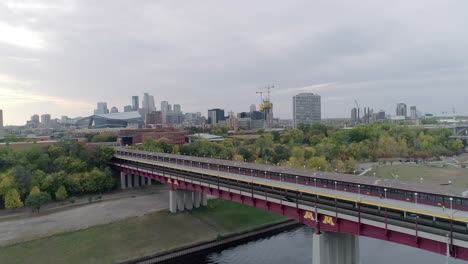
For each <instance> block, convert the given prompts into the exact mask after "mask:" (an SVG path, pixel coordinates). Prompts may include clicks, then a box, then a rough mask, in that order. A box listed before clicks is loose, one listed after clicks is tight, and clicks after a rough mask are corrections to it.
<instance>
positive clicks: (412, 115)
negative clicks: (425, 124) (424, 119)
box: [410, 106, 418, 120]
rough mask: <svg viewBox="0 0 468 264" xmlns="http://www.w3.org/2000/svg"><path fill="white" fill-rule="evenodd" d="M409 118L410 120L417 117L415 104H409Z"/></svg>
mask: <svg viewBox="0 0 468 264" xmlns="http://www.w3.org/2000/svg"><path fill="white" fill-rule="evenodd" d="M410 118H411V120H416V119H418V113H417V111H416V106H411V107H410Z"/></svg>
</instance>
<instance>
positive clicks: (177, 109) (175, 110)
mask: <svg viewBox="0 0 468 264" xmlns="http://www.w3.org/2000/svg"><path fill="white" fill-rule="evenodd" d="M174 112H182V108H181V107H180V104H175V105H174Z"/></svg>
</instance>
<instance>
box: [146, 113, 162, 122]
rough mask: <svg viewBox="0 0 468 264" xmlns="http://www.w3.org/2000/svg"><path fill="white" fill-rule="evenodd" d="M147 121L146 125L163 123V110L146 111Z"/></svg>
mask: <svg viewBox="0 0 468 264" xmlns="http://www.w3.org/2000/svg"><path fill="white" fill-rule="evenodd" d="M145 122H146V125H158V124H162V114H161V111H154V112H151V113H146V115H145Z"/></svg>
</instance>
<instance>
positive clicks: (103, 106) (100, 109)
mask: <svg viewBox="0 0 468 264" xmlns="http://www.w3.org/2000/svg"><path fill="white" fill-rule="evenodd" d="M108 113H109V109H107V103H106V102H98V103H97V109H96V110H94V114H95V115H102V114H108Z"/></svg>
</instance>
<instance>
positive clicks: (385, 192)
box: [383, 188, 387, 199]
mask: <svg viewBox="0 0 468 264" xmlns="http://www.w3.org/2000/svg"><path fill="white" fill-rule="evenodd" d="M383 190H384V194H385V199H387V188H385V189H383Z"/></svg>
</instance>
